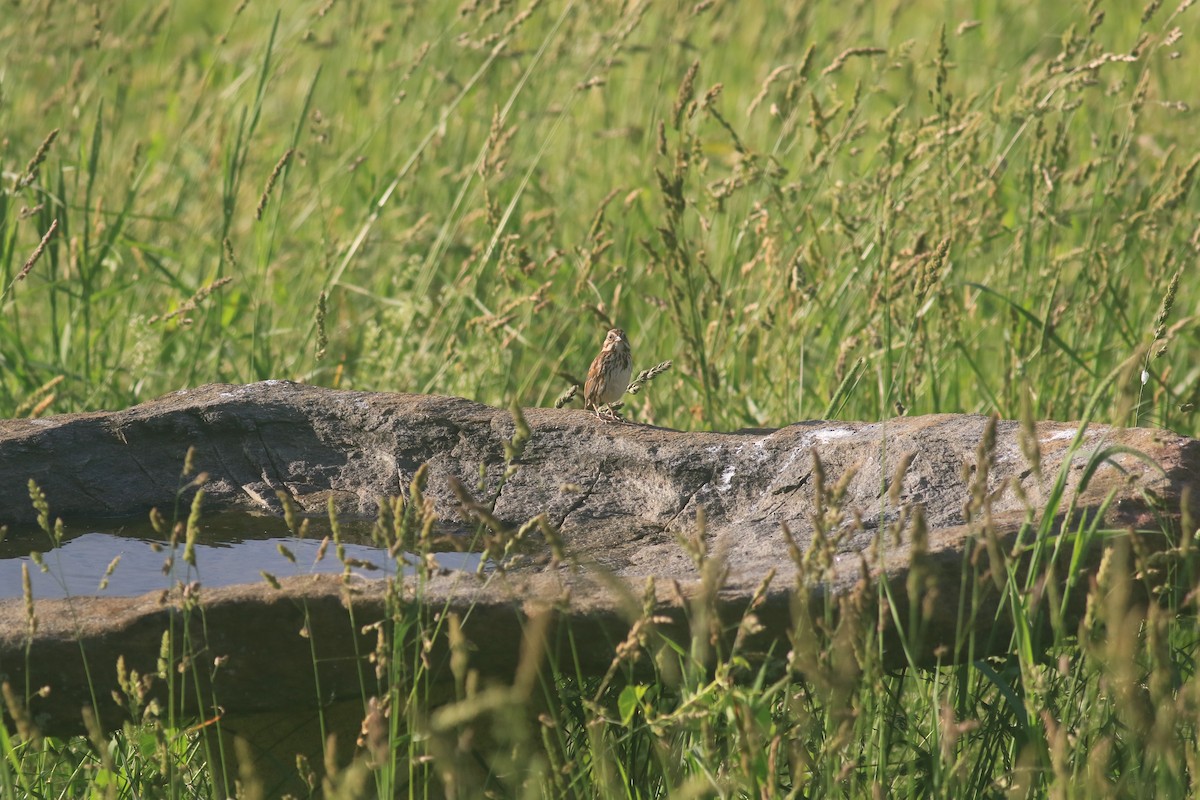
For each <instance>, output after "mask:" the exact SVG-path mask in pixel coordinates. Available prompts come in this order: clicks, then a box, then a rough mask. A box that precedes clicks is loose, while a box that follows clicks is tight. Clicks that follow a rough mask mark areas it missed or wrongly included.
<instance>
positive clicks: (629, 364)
mask: <svg viewBox="0 0 1200 800" xmlns="http://www.w3.org/2000/svg"><path fill="white" fill-rule="evenodd" d="M632 373H633V353H632V351H630V349H629V340H628V339H626V338H625V331H623V330H621V329H620V328H613V329H612V330H611V331H609V332H608V335H607V336H605V337H604V347H602V348H601V349H600V355H598V356H596V359H595V360H594V361H593V362H592V366H591V368H590V369H588V375H587V381H586V382H585V383H584V384H583V407H584V408H590V409H592V410H594V411H595V412H596V416H597V417H599V416H601V414H600V408H601V406H603V407H605V410H606V411H607V418H608V419H610V420H611V419H616V418H617V415H616V412H614V411H613V410H612V409H611V408H608V406H609V404H610V403H615V402H617V401H618V400H620V399H621V395H623V394H625V389H626V388H627V387H628V386H629V376H630V375H631V374H632Z"/></svg>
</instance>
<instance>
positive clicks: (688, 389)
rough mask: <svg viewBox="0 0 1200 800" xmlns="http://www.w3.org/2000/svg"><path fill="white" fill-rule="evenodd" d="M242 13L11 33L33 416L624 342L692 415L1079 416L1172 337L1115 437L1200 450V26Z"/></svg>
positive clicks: (1074, 10)
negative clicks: (1195, 355) (1150, 429)
mask: <svg viewBox="0 0 1200 800" xmlns="http://www.w3.org/2000/svg"><path fill="white" fill-rule="evenodd" d="M1184 5H1185V6H1186V5H1187V4H1186V3H1185V4H1184ZM242 6H243V7H241V8H237V7H235V6H234V5H233V4H232V3H228V4H222V3H214V4H200V3H194V4H166V3H164V4H161V5H159V6H157V7H147V6H143V5H141V4H120V5H118V6H116V7H113V8H110V9H101V10H100V11H96V10H95V9H94V8H93V7H92V6H89V5H87V4H83V3H65V4H54V5H52V6H51V5H39V4H23V5H22V6H21V8H20V10H19V11H16V12H14V13H12V14H8V15H6V17H5V20H4V21H3V22H0V34H2V35H3V37H4V40H5V41H6V42H8V43H9V46H8V47H7V48H5V54H4V56H3V59H4V61H3V68H4V75H3V87H4V102H3V104H0V125H2V126H3V130H4V140H3V149H2V150H0V164H2V165H3V171H4V181H3V184H4V188H3V192H2V193H0V204H2V205H0V234H2V235H0V269H2V270H3V272H2V273H0V279H2V284H3V287H4V294H3V300H2V301H0V302H2V303H3V309H4V314H3V317H2V318H0V364H2V365H3V371H2V373H0V408H4V409H6V410H7V413H9V414H12V413H15V412H18V411H20V412H22V413H29V411H30V410H32V409H34V408H35V407H37V410H38V411H39V412H40V413H47V412H55V411H58V412H61V411H72V410H80V409H94V408H100V407H118V406H124V405H127V404H129V403H132V402H136V401H138V400H144V399H148V398H150V397H153V396H155V395H157V394H159V393H161V392H163V391H167V390H173V389H176V388H180V387H182V386H188V385H194V384H197V383H201V382H207V381H216V380H225V381H252V380H257V379H262V378H293V379H298V380H305V381H310V382H317V383H322V384H327V385H337V386H344V387H358V388H368V389H380V390H399V391H416V392H441V393H452V394H460V395H464V396H467V397H470V398H473V399H477V400H480V401H483V402H489V403H492V404H497V405H499V404H507V402H508V401H509V400H510V399H512V398H516V399H518V400H519V401H520V402H522V403H523V404H526V405H546V404H548V403H549V402H550V401H551V400H552V399H553V398H554V397H555V396H557V394H558V393H559V392H560V391H561V390H562V389H563V388H565V386H566V385H568V380H567V379H566V378H565V377H564V374H565V375H567V376H573V377H579V376H580V375H582V373H584V372H585V371H586V368H587V364H588V362H589V361H590V358H591V356H592V355H593V354H594V351H596V350H597V349H598V347H599V344H600V342H601V341H602V339H603V332H604V330H605V328H606V327H608V326H609V325H613V324H617V325H621V326H623V327H624V328H625V329H626V330H627V331H629V333H630V335H631V337H632V340H633V345H634V353H635V357H636V361H637V363H638V364H639V365H640V366H643V367H645V366H650V365H652V364H654V363H658V362H659V361H662V360H665V359H668V358H670V359H672V360H673V361H674V362H675V364H676V365H677V370H676V373H675V375H674V378H673V380H674V385H673V386H671V387H670V390H669V391H659V392H657V393H654V396H653V397H651V396H645V397H644V398H643V399H642V400H641V403H640V405H639V406H638V408H637V410H636V411H637V416H638V417H639V418H640V419H643V420H646V421H654V422H657V423H660V424H668V425H673V426H677V427H687V428H731V427H738V426H744V425H766V424H770V425H779V424H784V423H787V422H790V421H793V420H796V419H800V418H805V417H813V416H817V415H821V414H822V413H828V414H833V415H836V416H838V417H842V418H860V419H878V418H881V417H884V416H888V415H892V414H895V413H897V411H899V410H901V409H903V410H906V411H907V412H908V413H926V412H940V411H984V412H987V411H997V412H999V413H1001V414H1002V415H1004V416H1009V417H1014V416H1016V415H1017V412H1018V409H1019V405H1020V403H1021V399H1022V392H1023V391H1024V390H1025V389H1026V387H1028V390H1029V392H1030V394H1031V397H1032V402H1033V405H1034V413H1035V414H1036V415H1037V416H1040V417H1052V418H1059V419H1068V418H1072V417H1078V416H1080V415H1081V414H1082V413H1083V410H1084V409H1083V404H1084V401H1085V398H1087V397H1088V396H1089V395H1090V393H1091V390H1092V389H1093V388H1095V387H1096V386H1097V385H1098V383H1099V381H1100V380H1101V379H1102V378H1103V377H1104V376H1105V375H1107V374H1108V373H1109V372H1110V371H1111V370H1112V369H1113V368H1114V367H1115V366H1116V365H1119V364H1122V363H1124V362H1125V361H1126V359H1128V358H1129V357H1130V356H1132V355H1134V354H1135V353H1139V352H1142V353H1143V356H1144V366H1145V367H1146V368H1147V373H1148V375H1147V378H1146V382H1145V384H1144V385H1143V384H1142V382H1141V380H1140V369H1138V370H1133V371H1131V372H1130V373H1129V374H1128V375H1125V376H1123V379H1122V380H1121V381H1120V382H1118V384H1117V385H1116V386H1115V387H1114V389H1115V398H1110V400H1111V402H1110V403H1109V404H1108V405H1107V406H1106V407H1105V408H1102V409H1101V413H1100V414H1099V415H1098V416H1099V419H1101V420H1102V421H1108V422H1115V423H1120V424H1127V423H1135V422H1136V423H1139V424H1150V425H1167V426H1171V427H1174V428H1179V429H1184V430H1189V431H1194V430H1195V418H1194V415H1193V414H1192V413H1191V412H1190V411H1181V410H1180V406H1186V405H1187V404H1190V403H1193V402H1194V400H1195V394H1196V386H1197V380H1198V379H1200V377H1198V374H1197V371H1196V369H1195V367H1194V362H1193V361H1192V360H1191V359H1189V358H1188V356H1187V349H1186V348H1179V347H1176V348H1172V347H1170V346H1168V347H1166V349H1165V352H1164V353H1163V354H1162V355H1161V357H1160V356H1159V353H1158V350H1157V347H1156V346H1157V345H1169V344H1170V343H1171V342H1174V341H1178V340H1180V337H1183V341H1185V342H1188V343H1189V344H1190V343H1194V341H1195V338H1194V337H1195V326H1194V312H1195V304H1196V302H1197V298H1196V294H1195V289H1194V281H1187V280H1184V281H1181V282H1180V285H1179V287H1178V292H1177V295H1176V296H1175V298H1174V300H1175V302H1174V311H1173V313H1170V314H1169V315H1168V316H1167V317H1166V318H1165V319H1164V320H1163V324H1156V313H1157V312H1158V310H1159V308H1160V304H1161V302H1162V300H1163V298H1164V296H1165V295H1166V294H1167V289H1168V286H1169V285H1170V283H1171V279H1172V276H1174V275H1175V274H1176V273H1177V272H1182V273H1183V274H1185V275H1186V273H1187V271H1188V269H1189V267H1190V265H1191V264H1192V262H1193V261H1194V258H1195V254H1196V251H1197V247H1198V243H1200V242H1198V239H1197V233H1196V231H1197V221H1196V216H1195V207H1196V203H1195V194H1194V190H1193V188H1192V184H1193V182H1194V179H1195V173H1196V171H1197V163H1198V162H1197V161H1196V154H1195V153H1194V152H1193V151H1192V149H1191V148H1190V145H1189V142H1190V141H1191V139H1190V136H1189V135H1188V134H1189V127H1188V126H1189V125H1190V123H1191V121H1192V115H1193V113H1194V112H1193V111H1191V110H1190V105H1189V104H1191V103H1193V102H1194V96H1195V93H1196V89H1197V80H1196V79H1195V77H1194V73H1195V70H1194V69H1192V67H1193V66H1194V65H1193V64H1192V59H1190V57H1189V55H1188V52H1187V44H1188V40H1187V38H1186V37H1184V36H1183V32H1184V31H1185V30H1186V27H1187V24H1188V19H1189V18H1190V17H1191V16H1193V15H1194V13H1195V12H1194V11H1191V10H1190V9H1182V10H1180V9H1176V8H1174V7H1167V6H1164V5H1161V4H1156V3H1151V4H1150V5H1149V6H1148V7H1147V8H1146V9H1145V10H1144V12H1143V10H1142V9H1133V8H1100V7H1098V5H1097V4H1093V6H1096V7H1094V8H1093V7H1084V6H1082V5H1078V6H1070V7H1062V6H1061V5H1054V4H1038V3H1027V4H1021V5H1018V6H1014V5H1013V4H994V3H978V4H975V6H974V7H973V8H972V9H970V11H971V13H970V14H969V15H968V14H966V13H965V12H959V11H957V10H955V9H952V8H948V7H943V6H938V5H934V4H929V3H912V4H892V5H891V6H888V5H885V4H871V3H860V4H858V5H857V6H856V7H854V8H853V9H849V10H847V9H842V8H837V9H834V8H833V7H824V6H823V5H821V4H803V5H800V6H797V7H796V8H794V9H792V10H785V9H783V8H771V7H761V8H760V7H756V8H755V9H740V8H739V9H735V8H734V7H733V6H732V5H729V4H725V3H711V4H710V3H699V4H672V5H671V6H670V7H659V6H654V7H651V6H649V5H648V4H641V3H630V4H620V3H574V4H572V3H542V4H538V3H532V4H528V5H524V4H519V3H513V4H499V5H494V4H491V3H467V4H465V5H463V6H462V8H461V9H455V8H451V7H449V6H446V5H443V4H433V5H430V6H427V7H417V6H408V5H400V6H397V7H395V8H384V7H376V6H373V5H369V4H361V3H351V2H335V3H332V4H317V3H314V4H311V6H307V7H303V8H300V7H294V8H293V7H289V8H287V9H281V10H279V11H278V12H276V11H275V10H273V9H271V8H269V7H265V6H262V5H260V4H257V3H251V4H242ZM326 6H327V7H326ZM52 131H57V136H56V138H54V139H53V141H51V142H49V144H48V146H47V147H45V148H44V152H42V151H41V150H39V146H40V145H42V144H43V143H44V142H46V140H47V139H48V136H49V135H50V134H51V132H52ZM285 156H286V157H285ZM55 221H57V227H56V229H55V231H54V233H53V235H51V236H50V237H49V239H48V241H47V242H46V245H45V248H44V251H43V252H42V253H41V255H40V258H39V259H38V260H37V261H36V262H35V263H33V264H32V265H31V268H30V269H29V271H28V274H26V275H24V278H23V280H17V278H18V277H20V276H21V274H22V273H23V269H22V268H23V267H24V266H25V265H26V261H27V260H28V259H29V257H30V256H31V255H32V254H33V252H34V251H35V249H36V248H37V245H38V242H39V241H40V240H41V239H42V237H43V235H45V234H46V232H47V231H48V230H50V228H51V226H52V225H53V224H54V223H55ZM222 281H227V283H221V282H222ZM217 284H220V285H217ZM214 287H215V288H214ZM322 292H324V293H325V294H326V296H327V303H326V313H325V314H324V317H323V320H322V326H321V328H322V330H321V331H318V329H317V325H316V322H315V319H316V316H317V315H316V309H317V307H318V304H319V302H320V298H321V296H322ZM319 335H324V336H327V337H328V345H327V347H325V348H324V357H323V358H320V359H318V357H317V353H318V350H319V348H318V347H317V339H318V336H319ZM1139 348H1148V349H1146V350H1145V351H1144V352H1143V351H1142V350H1140V349H1139ZM1150 349H1153V350H1154V352H1153V353H1151V352H1150ZM1140 366H1142V365H1139V367H1140ZM53 381H58V382H57V383H56V384H54V385H53V386H52V387H50V388H46V387H47V386H48V384H50V383H51V382H53ZM839 387H840V388H841V389H842V391H841V392H839ZM51 394H53V399H52V400H48V398H49V395H51Z"/></svg>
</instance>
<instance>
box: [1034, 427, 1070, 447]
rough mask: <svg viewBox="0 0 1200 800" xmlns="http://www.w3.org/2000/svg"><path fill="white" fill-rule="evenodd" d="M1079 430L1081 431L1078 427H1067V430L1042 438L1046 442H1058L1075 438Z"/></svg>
mask: <svg viewBox="0 0 1200 800" xmlns="http://www.w3.org/2000/svg"><path fill="white" fill-rule="evenodd" d="M1078 432H1079V429H1078V428H1067V429H1066V430H1065V431H1059V432H1058V433H1052V434H1050V435H1049V436H1047V437H1046V438H1045V439H1042V443H1043V444H1044V443H1046V442H1057V441H1060V440H1062V439H1073V438H1075V434H1076V433H1078Z"/></svg>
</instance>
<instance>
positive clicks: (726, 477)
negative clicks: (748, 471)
mask: <svg viewBox="0 0 1200 800" xmlns="http://www.w3.org/2000/svg"><path fill="white" fill-rule="evenodd" d="M736 472H737V469H736V468H735V467H734V466H733V464H730V465H729V466H728V467H726V468H725V469H724V470H723V471H722V472H721V477H720V478H718V479H717V491H718V492H728V491H729V487H730V486H732V485H733V476H734V473H736Z"/></svg>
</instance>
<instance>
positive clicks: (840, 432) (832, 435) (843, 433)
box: [812, 428, 854, 444]
mask: <svg viewBox="0 0 1200 800" xmlns="http://www.w3.org/2000/svg"><path fill="white" fill-rule="evenodd" d="M853 434H854V431H852V430H850V429H849V428H834V429H833V430H830V431H816V432H815V433H813V435H812V437H813V438H814V439H816V440H817V441H818V442H821V443H822V444H824V443H825V442H832V441H833V440H835V439H845V438H846V437H847V436H851V435H853Z"/></svg>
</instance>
